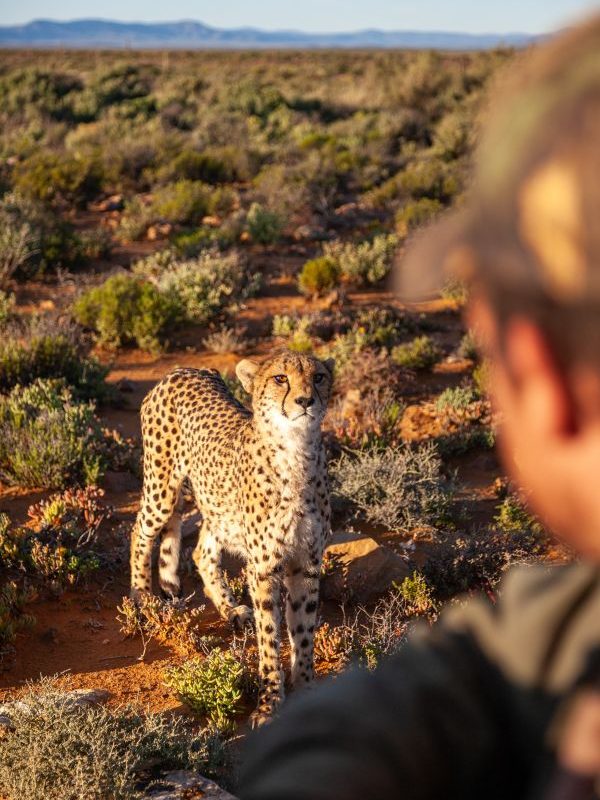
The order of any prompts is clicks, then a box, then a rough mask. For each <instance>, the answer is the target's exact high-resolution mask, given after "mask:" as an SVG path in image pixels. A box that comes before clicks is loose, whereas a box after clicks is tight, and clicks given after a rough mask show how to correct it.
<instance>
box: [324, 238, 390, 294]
mask: <svg viewBox="0 0 600 800" xmlns="http://www.w3.org/2000/svg"><path fill="white" fill-rule="evenodd" d="M397 246H398V239H397V237H396V236H387V235H385V234H381V235H379V236H375V238H374V239H373V240H372V241H371V242H368V241H367V242H360V243H358V244H353V243H350V242H349V243H346V244H344V243H342V242H334V243H331V244H326V245H325V246H324V248H323V254H324V255H325V257H328V258H331V259H333V260H335V261H336V262H337V264H338V266H339V269H340V271H341V274H342V275H343V276H344V277H345V278H347V279H348V280H350V281H352V282H354V283H357V284H359V285H365V284H369V283H377V282H378V281H380V280H381V279H382V278H385V276H386V275H387V274H388V273H389V271H390V269H391V268H392V263H393V259H394V254H395V252H396V248H397Z"/></svg>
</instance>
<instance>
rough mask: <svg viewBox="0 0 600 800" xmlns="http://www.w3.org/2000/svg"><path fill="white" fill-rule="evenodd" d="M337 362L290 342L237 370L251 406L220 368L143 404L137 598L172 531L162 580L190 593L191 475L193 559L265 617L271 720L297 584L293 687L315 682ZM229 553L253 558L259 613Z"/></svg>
mask: <svg viewBox="0 0 600 800" xmlns="http://www.w3.org/2000/svg"><path fill="white" fill-rule="evenodd" d="M333 367H334V362H333V360H331V359H328V360H326V361H319V360H318V359H316V358H313V357H310V356H306V355H298V354H296V353H292V352H289V351H284V352H282V353H278V354H275V355H274V356H271V357H270V358H268V359H267V360H266V361H264V362H263V363H261V364H257V363H255V362H254V361H251V360H249V359H244V360H243V361H240V362H239V363H238V365H237V368H236V374H237V376H238V378H239V380H240V382H241V383H242V386H243V387H244V389H245V390H246V391H247V392H248V393H249V394H250V395H251V397H252V411H250V410H248V409H247V408H246V407H245V406H243V405H242V404H241V403H239V402H238V401H237V400H236V399H235V398H234V397H233V395H232V394H231V392H230V391H229V389H228V388H227V386H226V385H225V383H224V381H223V379H222V378H221V376H220V375H219V373H218V372H217V371H216V370H206V369H200V370H197V369H189V368H186V369H176V370H175V371H173V372H171V373H170V374H169V375H167V376H166V377H165V378H163V379H162V380H161V381H160V382H159V383H158V384H157V385H156V386H155V387H154V388H153V389H152V390H151V391H150V392H149V394H148V395H147V396H146V398H145V400H144V402H143V404H142V411H141V418H142V435H143V444H144V481H143V489H142V499H141V505H140V510H139V513H138V515H137V519H136V522H135V526H134V529H133V533H132V543H131V589H132V596H133V597H134V598H135V597H138V596H139V594H140V593H142V592H150V593H151V592H152V580H151V565H152V549H153V543H154V541H155V539H156V538H157V537H158V535H159V534H161V533H162V537H161V544H160V554H159V583H160V588H161V590H162V591H163V593H165V594H166V595H167V596H172V597H175V596H177V595H178V594H179V592H180V581H179V577H178V574H177V571H178V562H179V553H180V546H181V511H182V505H181V503H182V501H181V491H182V483H183V481H184V480H185V479H187V480H188V481H189V483H190V484H191V486H192V489H193V495H194V499H195V502H196V504H197V506H198V508H199V510H200V512H201V515H202V523H201V526H200V530H199V535H198V543H197V545H196V547H195V549H194V552H193V560H194V563H195V565H196V567H197V569H198V572H199V573H200V576H201V578H202V580H203V583H204V592H205V594H206V595H207V597H208V598H209V599H210V600H211V601H212V602H213V603H214V605H215V606H216V608H217V610H218V611H219V613H220V615H221V616H222V617H223V618H224V619H226V620H228V621H229V622H231V623H232V624H234V625H237V626H243V625H244V624H246V623H247V622H249V621H250V620H251V618H252V617H254V622H255V627H256V637H257V644H258V656H259V659H258V660H259V667H258V668H259V697H258V705H257V708H256V710H255V711H254V713H253V717H252V724H253V725H254V726H256V725H261V724H263V723H264V722H266V721H267V720H268V719H270V718H271V716H272V715H273V714H274V712H275V711H276V709H277V707H278V706H279V705H280V703H281V701H282V700H283V696H284V685H283V684H284V675H283V670H282V668H281V657H280V640H281V637H280V617H281V611H280V605H281V593H282V585H283V586H285V589H286V601H285V603H286V622H287V628H288V635H289V639H290V646H291V684H292V687H294V688H299V687H301V686H306V685H307V684H310V683H311V682H312V681H313V679H314V667H313V638H314V630H315V623H316V616H317V603H318V595H319V576H320V570H321V562H322V556H323V550H324V547H325V544H326V540H327V538H328V536H329V533H330V523H331V520H330V517H331V511H330V504H329V487H328V479H327V469H326V459H325V452H324V446H323V441H322V434H321V423H322V420H323V417H324V415H325V412H326V409H327V403H328V400H329V396H330V392H331V386H332V379H333ZM223 551H228V552H230V553H233V554H236V555H238V556H241V557H242V558H243V559H244V561H245V562H246V572H247V580H248V588H249V592H250V596H251V598H252V606H253V612H252V610H251V609H250V608H248V607H247V606H244V605H237V604H236V601H235V599H234V597H233V595H232V592H231V590H230V588H229V586H228V584H227V582H226V580H225V578H224V575H223V571H222V569H221V556H222V553H223Z"/></svg>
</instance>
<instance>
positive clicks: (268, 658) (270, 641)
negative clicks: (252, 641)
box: [248, 565, 284, 727]
mask: <svg viewBox="0 0 600 800" xmlns="http://www.w3.org/2000/svg"><path fill="white" fill-rule="evenodd" d="M248 567H249V569H248V573H249V576H248V577H249V587H250V594H251V595H252V602H253V604H254V619H255V623H256V641H257V644H258V677H259V689H258V704H257V706H256V710H255V711H254V712H253V713H252V716H251V724H252V727H258V726H259V725H263V724H264V723H265V722H268V721H269V720H270V719H271V717H272V716H273V714H274V713H275V711H276V710H277V708H278V706H279V705H280V703H281V701H282V700H283V680H284V676H283V670H282V669H281V657H280V641H281V637H280V622H281V612H280V608H279V604H280V598H281V582H280V577H279V574H278V573H277V572H275V573H273V572H270V573H264V574H261V573H259V572H258V571H256V570H255V569H252V568H251V566H250V565H248Z"/></svg>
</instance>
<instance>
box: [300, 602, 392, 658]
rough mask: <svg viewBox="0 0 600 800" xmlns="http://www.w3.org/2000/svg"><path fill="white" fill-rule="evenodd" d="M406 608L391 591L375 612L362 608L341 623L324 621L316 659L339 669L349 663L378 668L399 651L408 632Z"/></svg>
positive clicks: (317, 632) (317, 636)
mask: <svg viewBox="0 0 600 800" xmlns="http://www.w3.org/2000/svg"><path fill="white" fill-rule="evenodd" d="M406 616H407V615H406V610H405V608H404V603H403V601H402V598H401V597H400V595H399V593H398V592H397V591H393V592H390V593H389V594H387V595H386V596H385V597H382V598H381V600H379V602H378V603H377V605H376V606H375V608H374V609H373V610H372V611H367V610H366V609H364V608H359V609H358V610H357V611H356V612H355V614H354V616H353V617H349V618H345V619H344V621H343V623H342V624H341V625H337V626H335V627H332V626H330V625H329V623H327V622H326V623H324V624H322V625H321V626H320V627H319V628H317V630H316V632H315V658H316V659H317V660H318V661H319V662H321V664H323V663H325V664H328V665H329V666H331V667H333V668H334V669H335V670H336V671H338V670H342V669H345V668H346V667H347V666H349V665H350V664H353V665H356V666H358V667H362V668H366V669H370V670H372V669H375V668H376V667H377V665H378V664H379V663H380V662H381V661H382V660H383V659H384V658H387V657H389V656H391V655H393V654H394V653H396V652H398V650H399V649H400V647H401V645H402V642H403V641H404V639H405V636H406V632H407V620H406Z"/></svg>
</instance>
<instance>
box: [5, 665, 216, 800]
mask: <svg viewBox="0 0 600 800" xmlns="http://www.w3.org/2000/svg"><path fill="white" fill-rule="evenodd" d="M67 697H68V696H67ZM10 716H11V722H12V726H13V728H14V730H12V731H11V733H10V735H8V736H3V737H1V738H0V790H1V791H2V793H3V795H5V796H6V798H7V800H67V798H83V797H85V798H87V799H88V800H107V798H111V800H142V798H144V797H146V796H147V792H148V787H149V786H151V785H152V782H153V781H156V780H157V779H159V778H160V776H161V774H162V772H163V771H164V772H167V771H169V770H175V769H190V770H195V771H197V772H200V773H202V774H203V775H211V776H213V777H214V773H215V770H218V769H219V768H220V767H221V765H222V745H221V744H220V742H219V741H218V740H217V739H216V738H215V736H214V733H208V732H203V731H201V732H199V733H198V732H195V731H193V730H192V729H191V728H190V727H189V726H187V725H186V723H185V721H184V720H183V719H182V718H176V717H172V716H169V717H166V716H161V715H158V714H149V713H141V712H139V711H136V710H134V709H132V708H128V707H121V708H119V709H112V708H108V707H106V706H102V705H101V706H83V707H76V706H74V705H73V703H69V702H67V699H66V696H65V693H64V692H62V691H60V690H59V689H58V688H57V687H56V685H55V684H53V683H52V682H51V681H49V680H47V679H46V680H44V681H42V683H41V685H40V684H33V685H30V686H29V687H28V688H27V689H26V690H25V692H24V693H22V694H20V695H19V703H15V704H14V705H13V706H11V709H10Z"/></svg>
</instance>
